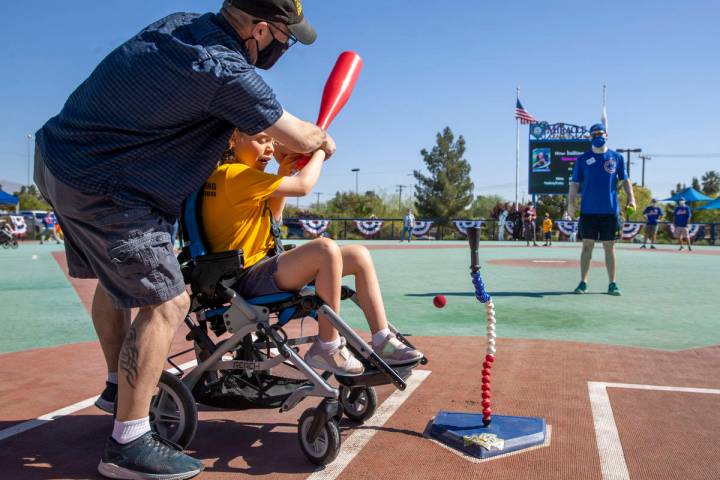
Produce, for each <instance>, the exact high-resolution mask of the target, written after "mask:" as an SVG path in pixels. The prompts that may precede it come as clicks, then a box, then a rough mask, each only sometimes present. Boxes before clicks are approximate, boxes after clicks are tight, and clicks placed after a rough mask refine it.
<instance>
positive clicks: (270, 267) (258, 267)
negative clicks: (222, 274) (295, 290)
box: [233, 253, 285, 299]
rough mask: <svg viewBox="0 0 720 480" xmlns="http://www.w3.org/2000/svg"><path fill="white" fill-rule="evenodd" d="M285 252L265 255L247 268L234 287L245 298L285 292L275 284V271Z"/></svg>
mask: <svg viewBox="0 0 720 480" xmlns="http://www.w3.org/2000/svg"><path fill="white" fill-rule="evenodd" d="M282 255H283V254H282V253H281V254H280V255H275V256H274V257H265V258H263V259H262V260H260V261H259V262H257V263H256V264H255V265H253V266H252V267H250V268H248V269H247V270H245V271H244V272H243V274H242V276H241V277H240V280H238V282H237V283H236V284H235V286H234V287H233V288H234V289H235V291H236V292H238V293H239V294H240V295H242V296H243V297H245V298H248V299H249V298H254V297H261V296H263V295H272V294H275V293H280V292H284V291H285V290H282V289H280V288H278V286H277V285H275V278H274V277H275V272H276V271H277V268H278V261H279V260H280V257H281V256H282Z"/></svg>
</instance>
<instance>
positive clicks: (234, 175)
mask: <svg viewBox="0 0 720 480" xmlns="http://www.w3.org/2000/svg"><path fill="white" fill-rule="evenodd" d="M282 179H283V177H282V176H280V175H273V174H271V173H265V172H263V171H261V170H257V169H255V168H251V167H248V166H247V165H244V164H241V163H229V164H225V165H221V166H219V167H218V168H217V169H215V171H214V172H213V174H212V175H210V178H208V180H207V182H206V183H205V186H204V187H203V192H202V193H203V199H202V220H203V227H204V229H205V237H206V238H207V241H208V243H209V245H208V246H207V247H208V248H209V250H210V252H212V253H215V252H224V251H227V250H237V249H242V250H243V252H244V257H245V266H246V267H250V266H251V265H254V264H255V263H257V262H258V261H260V260H262V259H263V258H264V257H265V255H267V252H268V250H270V249H271V248H273V247H274V246H275V241H274V240H273V237H272V233H271V231H270V212H269V209H268V207H267V199H268V197H269V196H270V195H271V194H272V193H273V192H274V191H275V190H277V188H278V187H279V186H280V182H281V181H282Z"/></svg>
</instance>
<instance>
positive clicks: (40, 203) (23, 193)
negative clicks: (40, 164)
mask: <svg viewBox="0 0 720 480" xmlns="http://www.w3.org/2000/svg"><path fill="white" fill-rule="evenodd" d="M13 195H15V196H16V197H17V198H18V200H20V210H52V207H51V206H50V204H49V203H47V202H46V201H45V199H44V198H43V197H42V195H41V194H40V192H39V191H38V189H37V187H35V185H30V186H29V187H27V186H22V187H20V191H19V192H15V193H13Z"/></svg>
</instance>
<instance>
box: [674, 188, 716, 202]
mask: <svg viewBox="0 0 720 480" xmlns="http://www.w3.org/2000/svg"><path fill="white" fill-rule="evenodd" d="M681 197H682V198H684V199H685V201H686V202H707V201H709V200H712V198H710V197H708V196H707V195H703V194H702V193H700V192H698V191H697V190H695V189H694V188H692V187H688V188H686V189H685V190H683V191H682V192H678V193H676V194H675V195H673V196H672V197H669V198H664V199H663V200H662V201H663V202H677V201H678V200H680V198H681Z"/></svg>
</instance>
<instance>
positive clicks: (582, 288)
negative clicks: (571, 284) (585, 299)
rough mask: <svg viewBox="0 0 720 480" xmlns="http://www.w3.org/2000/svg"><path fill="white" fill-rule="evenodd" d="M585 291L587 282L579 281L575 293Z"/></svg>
mask: <svg viewBox="0 0 720 480" xmlns="http://www.w3.org/2000/svg"><path fill="white" fill-rule="evenodd" d="M585 292H587V283H585V282H580V283H579V284H578V286H577V287H576V288H575V293H585Z"/></svg>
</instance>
